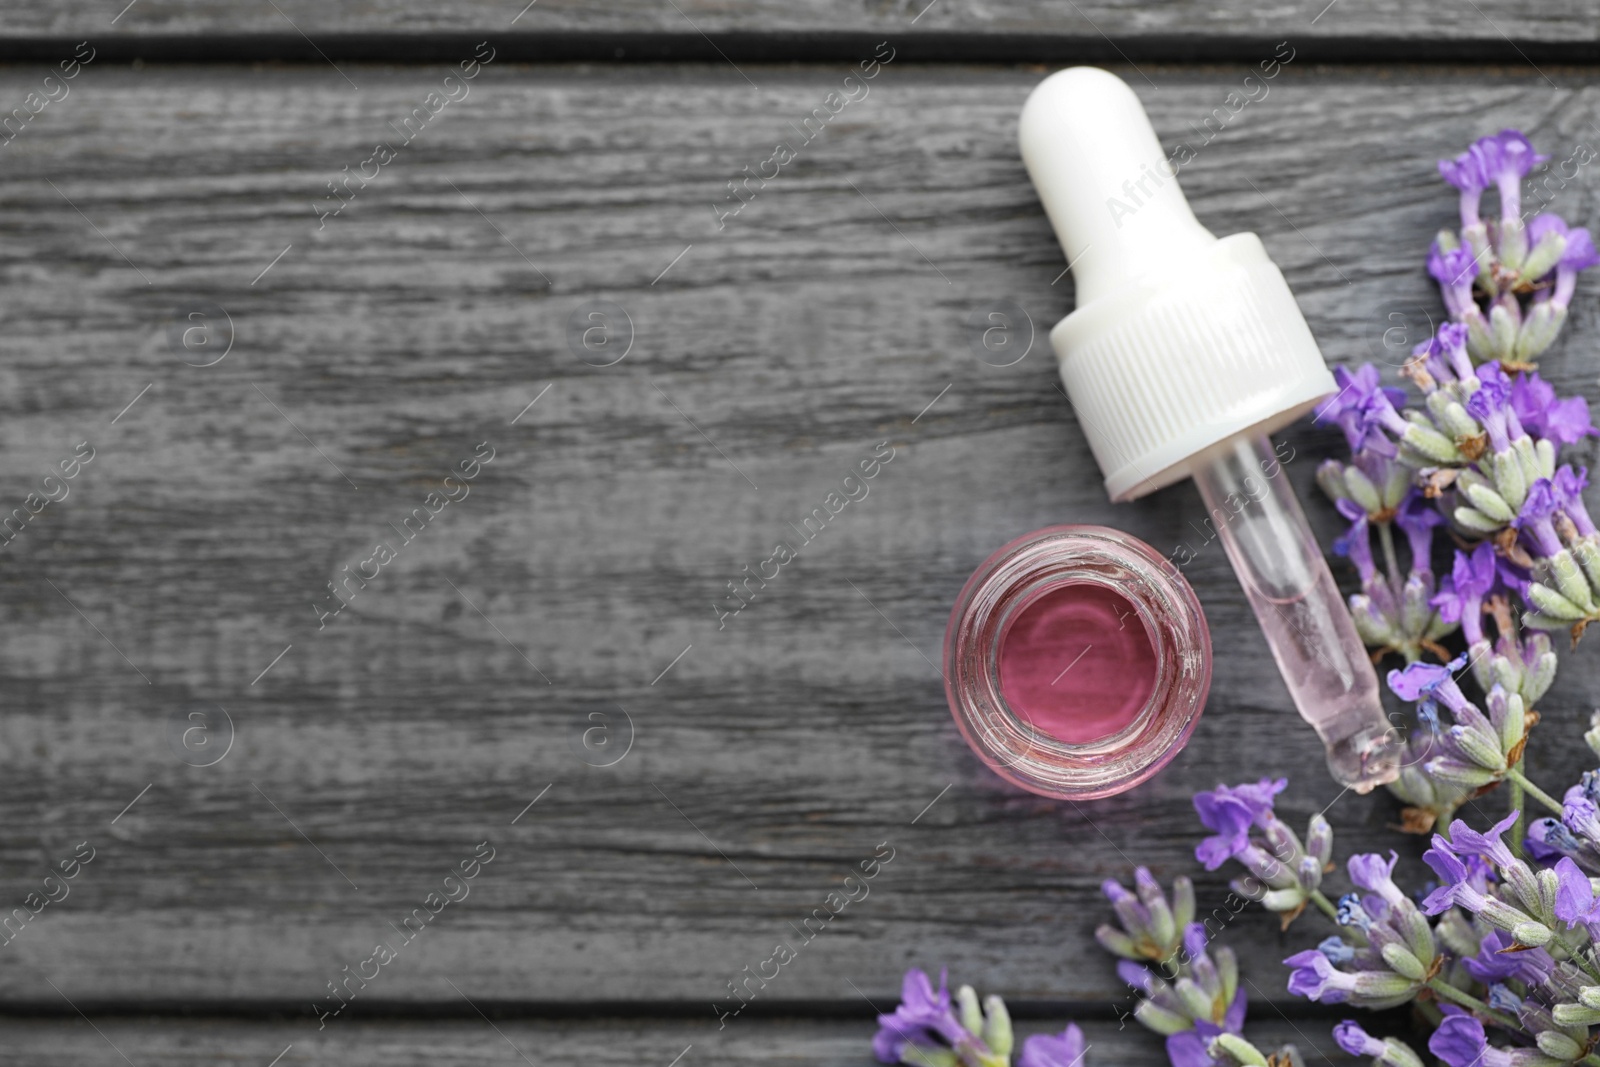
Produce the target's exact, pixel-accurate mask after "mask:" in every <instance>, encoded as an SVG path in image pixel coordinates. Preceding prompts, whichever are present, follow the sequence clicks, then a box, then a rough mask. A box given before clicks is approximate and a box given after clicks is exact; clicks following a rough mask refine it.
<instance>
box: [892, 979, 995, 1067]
mask: <svg viewBox="0 0 1600 1067" xmlns="http://www.w3.org/2000/svg"><path fill="white" fill-rule="evenodd" d="M948 974H949V972H948V971H945V970H941V971H940V972H939V988H938V990H937V991H935V990H934V988H933V983H932V982H931V981H930V980H929V978H928V975H927V972H925V971H922V970H920V969H918V968H915V967H913V968H912V969H911V970H909V971H907V972H906V976H905V979H904V980H903V981H902V982H901V984H900V1004H899V1006H898V1007H896V1008H895V1010H894V1011H893V1012H892V1013H891V1014H887V1015H880V1016H878V1026H879V1027H880V1028H881V1029H880V1033H879V1037H880V1038H883V1032H884V1031H887V1032H889V1033H890V1034H891V1035H898V1036H899V1037H901V1038H903V1039H904V1040H907V1041H915V1040H916V1038H917V1035H918V1034H919V1033H920V1034H926V1033H928V1032H930V1031H931V1032H932V1033H935V1034H938V1035H939V1036H940V1037H942V1038H944V1039H945V1041H947V1042H949V1043H950V1044H951V1045H956V1044H958V1043H960V1042H962V1041H971V1040H972V1035H971V1034H969V1033H968V1032H967V1029H966V1027H964V1026H962V1025H961V1020H960V1019H958V1018H956V1014H955V1011H954V1010H953V1009H952V1008H951V1005H950V988H949V986H948V984H947V979H948ZM892 1043H893V1039H892V1037H891V1038H884V1039H883V1046H884V1047H885V1048H887V1047H888V1046H889V1045H890V1044H892ZM878 1047H879V1041H877V1040H874V1042H873V1048H874V1049H875V1050H876V1049H877V1048H878ZM880 1058H881V1057H880ZM883 1062H885V1063H898V1062H899V1056H898V1055H897V1056H896V1057H895V1058H894V1059H892V1060H884V1061H883Z"/></svg>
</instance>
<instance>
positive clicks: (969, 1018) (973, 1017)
mask: <svg viewBox="0 0 1600 1067" xmlns="http://www.w3.org/2000/svg"><path fill="white" fill-rule="evenodd" d="M956 1006H957V1007H958V1008H959V1009H960V1013H961V1025H962V1026H964V1027H965V1028H966V1030H967V1032H968V1033H970V1034H973V1035H976V1034H978V1033H979V1032H980V1031H982V1030H983V1010H982V1009H981V1008H979V1007H978V993H977V991H976V990H975V989H973V988H972V987H971V986H969V985H964V986H962V987H961V988H960V989H958V990H956Z"/></svg>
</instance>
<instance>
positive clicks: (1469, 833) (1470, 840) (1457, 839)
mask: <svg viewBox="0 0 1600 1067" xmlns="http://www.w3.org/2000/svg"><path fill="white" fill-rule="evenodd" d="M1516 821H1517V813H1516V812H1512V813H1511V814H1510V815H1507V816H1506V817H1505V818H1504V819H1501V820H1500V821H1499V822H1497V823H1495V824H1494V825H1493V826H1491V827H1489V829H1488V831H1487V832H1486V833H1481V834H1480V833H1479V832H1478V831H1476V830H1474V829H1473V828H1472V827H1470V826H1468V825H1467V824H1466V823H1464V822H1462V821H1461V820H1459V819H1457V820H1456V821H1455V822H1453V823H1451V824H1450V845H1451V848H1452V849H1453V850H1454V851H1455V853H1456V855H1458V856H1477V857H1478V858H1479V859H1483V860H1488V861H1489V863H1491V864H1493V865H1494V866H1495V867H1496V868H1505V867H1509V866H1511V865H1512V864H1513V863H1515V862H1516V857H1515V856H1513V855H1512V854H1511V849H1510V847H1509V846H1508V845H1507V844H1506V843H1505V842H1504V841H1502V840H1500V835H1501V834H1503V833H1505V832H1506V831H1507V830H1509V829H1511V826H1512V824H1514V823H1515V822H1516Z"/></svg>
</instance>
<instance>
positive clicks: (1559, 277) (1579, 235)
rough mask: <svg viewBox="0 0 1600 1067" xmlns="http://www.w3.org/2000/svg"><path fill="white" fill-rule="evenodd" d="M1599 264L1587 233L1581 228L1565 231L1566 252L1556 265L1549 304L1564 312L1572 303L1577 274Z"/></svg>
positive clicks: (1599, 254)
mask: <svg viewBox="0 0 1600 1067" xmlns="http://www.w3.org/2000/svg"><path fill="white" fill-rule="evenodd" d="M1597 263H1600V253H1596V252H1595V247H1594V241H1593V240H1592V239H1591V238H1590V236H1589V231H1588V230H1586V229H1583V228H1581V227H1579V228H1577V229H1572V230H1568V231H1567V247H1566V251H1564V252H1563V253H1562V254H1561V262H1559V263H1557V264H1556V286H1555V289H1554V291H1553V292H1551V294H1550V303H1551V304H1552V305H1554V306H1555V307H1558V308H1561V309H1562V310H1566V307H1567V305H1568V304H1569V303H1571V302H1572V291H1573V289H1575V288H1576V287H1577V284H1578V272H1579V271H1580V270H1588V269H1589V268H1590V267H1592V266H1594V265H1595V264H1597Z"/></svg>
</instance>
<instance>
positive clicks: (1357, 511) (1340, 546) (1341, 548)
mask: <svg viewBox="0 0 1600 1067" xmlns="http://www.w3.org/2000/svg"><path fill="white" fill-rule="evenodd" d="M1333 506H1334V507H1335V508H1336V509H1337V510H1338V512H1339V514H1341V515H1343V516H1344V517H1345V518H1347V519H1349V520H1350V529H1349V530H1347V531H1345V533H1344V535H1343V536H1342V537H1337V538H1335V539H1334V542H1333V551H1334V554H1335V555H1339V556H1344V557H1345V558H1346V559H1348V560H1349V561H1350V562H1351V563H1352V564H1354V565H1355V568H1356V575H1357V576H1358V577H1359V578H1360V579H1361V589H1362V591H1363V592H1365V593H1367V594H1368V595H1369V596H1370V595H1372V594H1373V593H1374V592H1375V590H1374V589H1373V588H1372V586H1373V584H1374V580H1375V579H1376V578H1377V577H1378V566H1377V564H1376V563H1375V562H1373V559H1372V533H1371V524H1370V523H1369V522H1368V520H1367V513H1366V510H1365V509H1364V508H1362V506H1361V505H1360V504H1357V503H1356V502H1355V501H1354V500H1340V501H1336V502H1335V503H1334V505H1333ZM1390 599H1392V597H1390ZM1383 606H1388V605H1383ZM1380 610H1381V607H1380Z"/></svg>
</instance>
